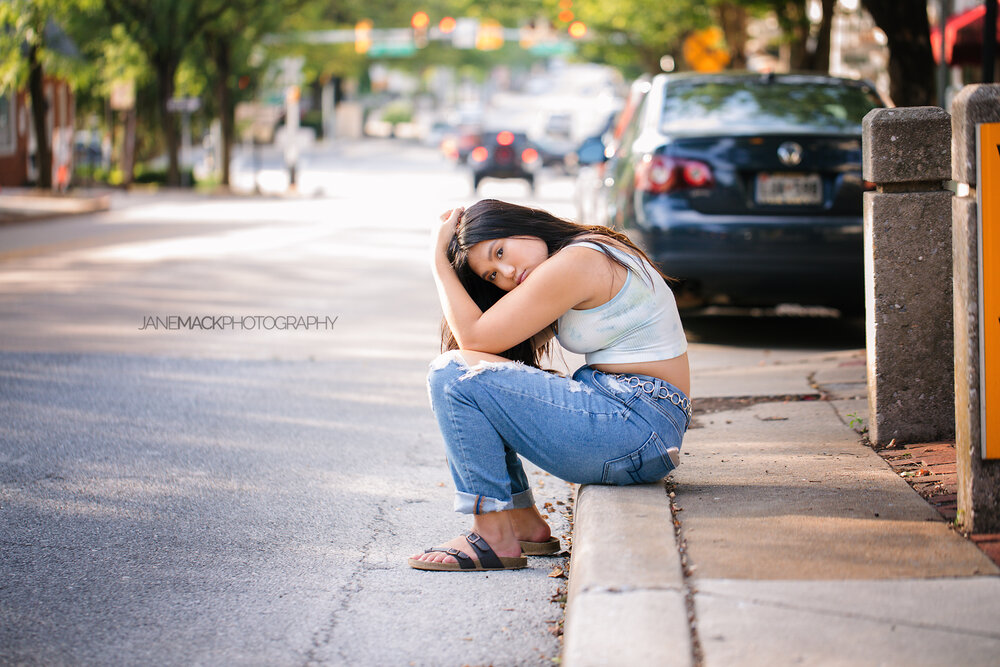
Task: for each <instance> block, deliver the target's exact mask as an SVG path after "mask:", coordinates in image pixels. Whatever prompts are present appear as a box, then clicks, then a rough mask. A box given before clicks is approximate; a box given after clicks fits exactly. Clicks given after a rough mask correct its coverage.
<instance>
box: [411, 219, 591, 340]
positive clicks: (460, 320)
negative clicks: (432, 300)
mask: <svg viewBox="0 0 1000 667" xmlns="http://www.w3.org/2000/svg"><path fill="white" fill-rule="evenodd" d="M461 214H462V209H453V210H452V211H449V212H447V213H446V214H445V215H446V216H447V217H445V216H442V218H444V223H443V224H442V225H441V227H440V228H438V229H437V232H436V234H435V237H434V241H433V250H432V252H433V256H432V261H431V268H432V271H433V274H434V280H435V283H436V284H437V289H438V298H439V299H440V301H441V308H442V310H443V311H444V316H445V319H446V320H447V322H448V326H449V327H450V328H451V331H452V334H453V335H454V336H455V340H456V341H457V342H458V345H459V347H461V348H462V349H466V350H476V351H479V352H489V353H492V354H498V353H500V352H503V351H504V350H507V349H510V348H511V347H513V346H514V345H517V344H518V343H521V342H522V341H525V340H527V339H528V338H530V337H532V336H534V335H535V334H537V333H539V332H540V331H542V330H543V329H544V328H545V327H547V326H548V325H550V324H551V323H552V322H554V321H555V320H556V319H558V318H559V316H560V315H562V314H563V313H565V312H566V311H567V310H569V309H570V308H573V307H574V306H576V305H577V304H579V303H581V302H583V301H586V300H587V299H589V298H591V296H592V295H593V294H595V293H597V291H598V290H599V289H600V287H601V285H604V286H605V287H606V285H607V280H608V278H609V277H610V275H611V273H610V271H609V270H608V268H607V261H606V260H605V259H604V258H602V257H601V256H600V254H599V253H594V252H592V251H589V250H587V249H585V248H566V249H564V250H562V251H560V252H558V253H556V254H555V255H553V256H551V257H549V258H548V259H546V260H545V261H543V262H542V263H541V264H540V265H539V266H538V267H536V268H535V269H534V270H533V271H531V273H530V275H528V277H527V279H525V281H524V282H523V283H521V284H520V285H518V286H517V287H516V288H515V289H512V290H511V291H509V292H507V294H505V295H504V296H503V297H502V298H501V299H500V300H499V301H497V303H496V304H495V305H494V306H493V307H491V308H490V309H489V310H487V311H486V312H485V313H484V312H483V311H482V310H480V308H479V306H477V305H476V303H475V301H473V300H472V297H470V296H469V294H468V292H466V291H465V288H464V287H463V286H462V283H461V281H460V280H459V278H458V275H457V274H456V273H455V270H454V268H453V267H452V265H451V262H449V261H448V246H449V244H450V243H451V240H452V238H453V236H454V234H455V227H456V224H457V222H458V220H459V218H460V216H461ZM602 269H603V270H602Z"/></svg>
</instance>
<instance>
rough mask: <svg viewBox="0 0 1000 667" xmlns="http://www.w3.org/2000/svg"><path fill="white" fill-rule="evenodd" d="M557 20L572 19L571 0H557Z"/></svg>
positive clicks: (567, 20)
mask: <svg viewBox="0 0 1000 667" xmlns="http://www.w3.org/2000/svg"><path fill="white" fill-rule="evenodd" d="M559 20H560V21H562V22H563V23H569V22H570V21H572V20H573V0H559Z"/></svg>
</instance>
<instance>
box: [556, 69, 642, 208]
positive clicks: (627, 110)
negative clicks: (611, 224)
mask: <svg viewBox="0 0 1000 667" xmlns="http://www.w3.org/2000/svg"><path fill="white" fill-rule="evenodd" d="M649 81H650V79H649V76H647V75H643V76H642V77H640V78H638V79H636V80H635V81H634V82H633V83H632V85H631V86H630V87H629V92H628V95H627V97H626V98H625V103H624V105H623V106H622V108H621V109H620V110H619V111H618V112H617V113H615V114H613V115H611V116H610V117H609V118H608V119H607V123H606V124H605V126H604V128H603V129H602V130H601V131H600V132H598V133H597V134H594V135H593V136H590V137H587V138H586V139H584V140H583V142H582V143H581V144H580V146H579V147H577V149H576V151H575V152H574V153H573V157H572V159H571V162H572V163H573V167H574V169H575V171H576V181H575V183H574V184H573V203H574V204H575V206H576V215H577V221H578V222H580V223H581V224H585V225H605V226H608V221H607V208H608V207H607V192H608V189H607V188H605V187H604V178H605V175H604V171H605V163H606V162H605V161H606V160H607V159H608V158H610V157H612V156H613V155H614V154H615V152H616V151H617V150H618V146H619V145H620V144H621V138H622V134H624V132H625V129H626V128H627V127H628V126H629V124H630V123H631V122H632V118H633V117H634V116H635V110H636V109H637V108H638V106H639V104H640V103H641V102H642V100H643V98H644V97H645V96H646V93H648V92H649V86H650V84H649Z"/></svg>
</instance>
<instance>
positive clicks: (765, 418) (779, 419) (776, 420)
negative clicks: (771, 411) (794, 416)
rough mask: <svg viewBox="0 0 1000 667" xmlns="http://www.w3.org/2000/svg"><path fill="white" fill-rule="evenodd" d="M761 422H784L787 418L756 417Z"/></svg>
mask: <svg viewBox="0 0 1000 667" xmlns="http://www.w3.org/2000/svg"><path fill="white" fill-rule="evenodd" d="M758 419H760V420H761V421H762V422H785V421H788V417H758Z"/></svg>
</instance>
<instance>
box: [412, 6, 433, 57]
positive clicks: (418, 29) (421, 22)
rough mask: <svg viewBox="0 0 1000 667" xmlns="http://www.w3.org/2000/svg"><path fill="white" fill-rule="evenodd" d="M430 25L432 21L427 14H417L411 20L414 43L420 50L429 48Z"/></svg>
mask: <svg viewBox="0 0 1000 667" xmlns="http://www.w3.org/2000/svg"><path fill="white" fill-rule="evenodd" d="M430 23H431V19H430V17H429V16H427V12H416V13H415V14H414V15H413V18H411V19H410V25H411V26H413V43H414V44H415V45H416V47H417V48H418V49H422V48H424V47H425V46H427V26H429V25H430Z"/></svg>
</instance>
